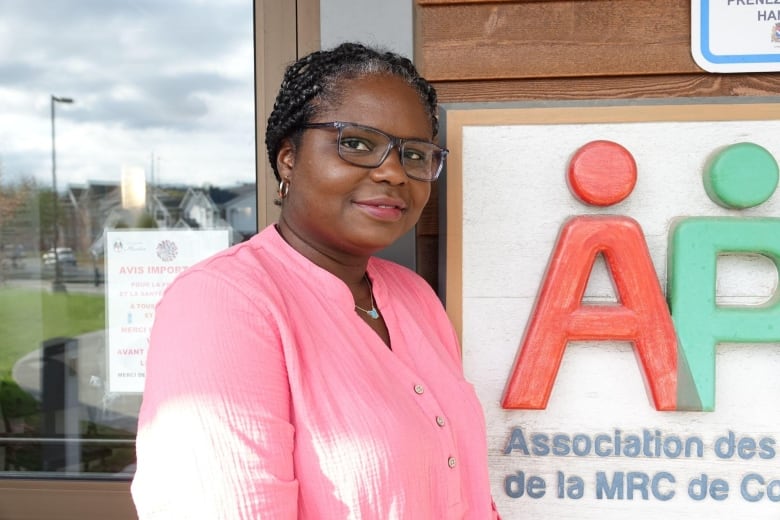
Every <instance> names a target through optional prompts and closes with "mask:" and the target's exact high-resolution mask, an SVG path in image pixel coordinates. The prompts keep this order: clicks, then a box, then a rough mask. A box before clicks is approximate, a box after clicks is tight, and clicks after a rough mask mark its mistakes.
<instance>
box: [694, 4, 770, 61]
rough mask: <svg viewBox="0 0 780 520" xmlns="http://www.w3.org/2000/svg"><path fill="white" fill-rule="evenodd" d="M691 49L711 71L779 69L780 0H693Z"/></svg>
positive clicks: (697, 59)
mask: <svg viewBox="0 0 780 520" xmlns="http://www.w3.org/2000/svg"><path fill="white" fill-rule="evenodd" d="M691 52H692V54H693V58H694V61H696V64H697V65H699V66H700V67H701V68H703V69H704V70H707V71H709V72H773V71H780V2H777V1H776V0H718V1H714V0H693V1H692V2H691Z"/></svg>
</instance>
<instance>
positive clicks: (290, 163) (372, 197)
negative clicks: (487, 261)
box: [278, 75, 432, 260]
mask: <svg viewBox="0 0 780 520" xmlns="http://www.w3.org/2000/svg"><path fill="white" fill-rule="evenodd" d="M338 103H339V104H338V105H335V106H328V105H326V106H323V107H322V109H321V110H320V112H319V114H318V115H317V116H316V117H315V120H314V121H311V122H312V123H318V122H329V121H344V122H350V123H357V124H360V125H365V126H370V127H374V128H376V129H379V130H381V131H383V132H385V133H387V134H390V135H394V136H398V137H402V138H417V139H425V140H430V139H431V137H432V136H431V126H430V122H429V119H428V116H427V113H426V111H425V108H424V107H423V105H422V102H421V101H420V98H419V96H418V94H417V92H416V91H415V90H414V89H413V88H412V87H410V86H408V85H407V84H406V83H404V82H403V81H402V80H400V79H398V78H396V77H393V76H386V75H381V76H377V75H373V76H366V77H363V78H360V79H353V80H349V81H348V82H347V83H346V85H345V88H344V90H343V92H342V95H341V96H340V98H339V102H338ZM337 139H338V130H337V129H335V128H311V129H306V130H304V132H303V135H302V136H301V139H300V142H299V145H298V146H297V147H296V146H295V145H293V144H292V143H291V142H289V141H287V142H285V144H284V145H283V146H282V148H281V150H280V152H279V155H278V164H279V173H280V175H281V176H282V177H283V178H286V179H289V181H290V189H289V193H288V195H287V197H286V198H285V199H284V202H283V204H282V213H281V218H280V220H279V225H280V227H281V230H282V233H283V234H284V235H285V238H287V239H288V240H290V241H291V243H293V245H294V246H295V245H296V243H295V242H296V241H297V240H301V241H303V242H304V244H305V246H304V247H305V248H307V249H308V248H313V249H314V250H316V252H317V253H319V254H324V255H326V256H327V257H329V258H333V259H336V260H339V259H342V258H344V256H345V255H346V256H348V257H349V256H354V257H365V256H368V255H371V254H373V253H375V252H376V251H378V250H380V249H383V248H385V247H387V246H389V245H390V244H392V243H393V242H395V241H396V240H397V239H398V238H400V237H401V236H402V235H403V234H404V233H406V232H407V231H409V230H410V229H411V228H412V227H413V226H414V225H415V224H416V223H417V221H418V220H419V218H420V214H421V212H422V210H423V207H424V206H425V204H426V203H427V202H428V197H429V196H430V192H431V185H430V183H428V182H424V181H418V180H415V179H411V178H409V177H407V176H406V174H405V173H404V170H403V167H402V166H401V162H400V157H399V155H398V150H397V149H393V150H391V151H390V154H389V155H388V156H387V158H386V159H385V161H384V162H383V163H382V164H381V165H380V166H378V167H376V168H368V167H364V166H355V165H353V164H350V163H348V162H346V161H344V160H343V159H341V158H340V157H339V155H338V148H337ZM290 232H292V235H293V236H294V240H291V238H292V237H291V236H290V234H289V233H290ZM301 245H303V244H301Z"/></svg>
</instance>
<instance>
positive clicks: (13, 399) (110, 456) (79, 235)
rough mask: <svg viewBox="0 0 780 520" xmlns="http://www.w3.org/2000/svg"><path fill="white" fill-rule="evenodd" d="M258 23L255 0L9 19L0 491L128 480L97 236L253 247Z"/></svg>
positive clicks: (3, 91) (87, 7)
mask: <svg viewBox="0 0 780 520" xmlns="http://www.w3.org/2000/svg"><path fill="white" fill-rule="evenodd" d="M252 19H253V16H252V2H251V0H205V1H203V0H201V1H195V0H191V1H181V2H172V1H166V0H133V1H130V2H98V3H95V2H90V1H87V0H72V1H70V2H51V3H47V4H46V8H45V9H43V8H41V5H40V3H39V2H28V1H27V0H10V1H8V2H5V3H4V4H3V16H2V19H0V75H1V76H2V78H3V81H2V83H1V84H0V119H2V121H3V125H2V126H0V476H6V477H7V476H35V477H41V476H46V475H49V476H60V477H65V476H67V477H69V478H75V477H88V478H116V477H119V478H129V477H131V476H132V473H133V464H134V460H135V456H134V438H135V432H136V421H137V414H138V408H139V406H140V401H141V394H140V393H139V392H117V391H112V390H111V389H112V388H116V387H117V386H116V385H115V384H112V383H116V382H115V381H112V380H111V377H112V374H114V372H112V371H111V370H110V368H109V367H108V363H109V359H110V356H109V355H108V354H109V349H110V348H111V345H113V342H115V341H114V339H115V335H114V334H113V333H112V331H109V330H107V329H106V327H107V322H108V320H107V317H108V315H109V313H110V312H111V310H112V309H111V308H108V307H107V295H108V294H109V293H111V287H112V285H111V284H112V283H113V282H112V278H111V273H110V272H107V271H106V268H107V264H106V256H107V255H106V253H107V247H109V246H108V245H107V243H106V235H107V233H117V232H118V231H119V232H120V233H121V232H122V231H123V230H126V231H127V232H128V233H135V232H138V231H139V230H155V231H157V232H159V233H162V234H164V233H166V232H168V230H171V231H176V232H182V231H183V230H184V231H189V232H192V233H196V234H197V233H198V232H201V231H205V230H223V231H224V232H225V233H226V234H227V237H228V239H227V243H230V244H232V243H237V242H240V241H243V240H246V239H248V238H249V237H250V236H252V235H253V234H255V233H256V231H257V228H256V222H257V198H256V187H255V184H254V179H255V152H254V150H255V136H254V67H253V62H254V50H253V27H252ZM112 236H116V235H112ZM120 236H121V234H120ZM160 236H163V235H160ZM204 254H205V249H204ZM107 284H108V287H107ZM147 297H148V294H147ZM127 298H132V296H127ZM122 304H123V305H133V302H132V301H130V300H126V301H123V302H122ZM111 305H113V303H112V304H111ZM139 305H140V304H139ZM143 305H145V306H148V301H145V302H144V303H143ZM151 312H153V310H151V311H147V312H145V313H144V314H143V315H142V316H141V318H143V317H144V316H145V317H146V318H147V319H148V318H150V317H151V315H150V313H151ZM125 330H127V331H131V330H135V331H140V330H143V327H141V326H137V327H127V328H126V329H125ZM136 333H138V332H136ZM117 337H119V338H120V340H121V335H120V336H117ZM109 339H111V341H109ZM136 339H137V338H136Z"/></svg>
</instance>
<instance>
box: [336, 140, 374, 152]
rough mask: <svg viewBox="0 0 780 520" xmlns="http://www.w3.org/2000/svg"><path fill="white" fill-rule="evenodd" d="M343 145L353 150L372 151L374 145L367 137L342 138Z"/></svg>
mask: <svg viewBox="0 0 780 520" xmlns="http://www.w3.org/2000/svg"><path fill="white" fill-rule="evenodd" d="M341 146H342V147H343V148H348V149H349V151H351V152H370V151H371V150H372V149H373V148H374V147H373V145H372V144H371V143H370V142H369V141H366V140H365V139H357V138H355V137H344V138H342V139H341Z"/></svg>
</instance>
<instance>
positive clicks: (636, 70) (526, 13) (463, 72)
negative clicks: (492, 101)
mask: <svg viewBox="0 0 780 520" xmlns="http://www.w3.org/2000/svg"><path fill="white" fill-rule="evenodd" d="M416 23H417V33H416V34H415V38H416V40H415V41H416V42H418V43H419V47H418V49H419V51H420V52H418V53H417V54H416V55H415V60H416V63H417V64H418V65H420V67H421V68H422V69H423V70H425V74H426V76H427V77H429V78H430V79H431V80H432V81H467V80H475V79H488V78H490V79H507V78H530V77H537V78H539V77H581V76H597V75H633V74H666V73H690V72H698V71H700V70H701V69H699V67H698V66H696V64H695V63H694V61H693V58H692V57H691V54H690V37H689V27H690V2H688V1H685V0H674V1H670V0H666V1H653V0H635V1H631V2H626V1H615V0H587V1H585V0H581V1H578V2H573V1H569V2H512V3H509V2H503V3H479V4H472V3H468V4H462V3H453V4H450V5H435V6H420V7H418V9H417V18H416Z"/></svg>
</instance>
